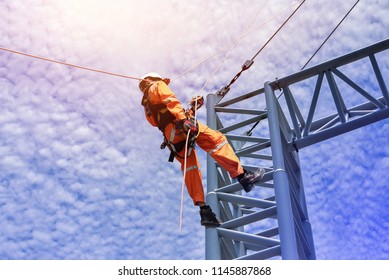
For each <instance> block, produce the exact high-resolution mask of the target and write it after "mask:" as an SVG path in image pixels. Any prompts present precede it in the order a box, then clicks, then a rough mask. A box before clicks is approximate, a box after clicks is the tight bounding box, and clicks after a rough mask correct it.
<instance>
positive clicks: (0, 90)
mask: <svg viewBox="0 0 389 280" xmlns="http://www.w3.org/2000/svg"><path fill="white" fill-rule="evenodd" d="M354 3H355V1H354V0H345V1H335V0H330V1H319V0H311V1H305V3H304V4H303V6H302V7H301V9H300V10H299V11H298V12H297V13H296V15H295V16H294V17H293V18H292V19H291V21H290V22H288V24H287V25H286V26H285V27H284V28H283V29H282V30H281V32H280V33H279V34H277V36H276V37H275V38H274V39H273V40H272V41H271V42H270V43H269V44H268V45H267V46H266V48H265V49H264V50H263V51H262V52H261V53H260V54H259V55H258V56H257V57H256V59H255V63H254V65H253V66H252V67H251V68H250V70H249V71H246V72H244V74H243V75H242V76H241V78H240V79H239V80H238V81H237V82H236V83H235V84H234V85H233V87H232V88H231V91H230V93H229V95H231V96H238V95H240V94H243V93H248V92H250V91H252V90H255V89H258V88H261V87H262V86H263V84H264V82H265V81H270V80H274V78H275V77H279V78H280V77H283V76H286V75H289V74H291V73H294V72H297V71H299V70H300V69H301V67H303V65H304V64H305V63H306V62H307V60H308V59H309V58H310V56H311V55H312V54H313V53H314V51H315V50H316V49H317V48H318V47H319V45H320V44H321V43H322V42H323V41H324V39H325V38H326V37H327V35H328V34H330V32H331V31H332V30H333V28H334V27H335V26H336V25H337V23H338V22H339V21H340V20H341V19H342V17H343V16H344V15H345V14H346V13H347V11H348V10H349V9H350V8H351V7H352V6H353V4H354ZM298 4H299V1H286V0H271V1H266V0H258V1H251V0H243V1H232V0H231V1H229V0H217V1H200V0H193V1H178V0H166V1H158V0H145V1H140V0H115V1H108V0H83V1H76V0H67V1H63V0H0V14H1V17H0V39H1V40H0V47H4V48H9V49H13V50H17V51H21V52H27V53H31V54H34V55H38V56H44V57H48V58H52V59H57V60H60V61H66V62H68V63H73V64H77V65H81V66H86V67H92V68H96V69H101V70H105V71H110V72H114V73H120V74H123V75H129V76H134V77H140V76H142V75H143V74H144V73H146V72H149V71H155V72H159V73H160V74H162V75H163V76H167V77H171V78H172V80H173V81H172V83H171V88H172V89H173V90H174V91H175V92H176V94H177V96H178V98H180V99H181V100H182V102H183V103H186V102H188V101H189V100H190V98H191V97H192V96H194V95H197V94H203V95H205V94H207V93H213V92H215V91H216V90H218V89H220V88H221V87H223V86H224V85H226V84H227V83H228V82H229V81H230V80H231V79H232V78H233V77H234V76H235V74H236V73H237V72H238V71H239V70H240V67H241V65H242V64H243V63H244V62H245V61H246V60H247V59H250V58H251V57H252V56H253V55H254V54H255V53H256V52H257V51H258V50H259V49H260V48H261V47H262V46H263V44H264V43H265V42H266V41H267V40H268V39H269V38H270V37H271V36H272V34H273V33H274V32H275V31H276V30H277V28H278V27H279V26H280V25H281V24H282V23H283V22H284V21H285V19H286V18H287V17H288V16H289V15H290V14H291V13H292V11H293V9H295V8H296V7H297V5H298ZM388 10H389V2H388V1H385V0H371V1H360V2H359V3H358V5H357V6H356V8H355V9H354V10H353V11H352V13H351V14H350V15H349V16H348V17H347V19H346V20H345V21H344V22H343V23H342V25H341V26H340V27H339V29H338V30H337V31H336V32H335V33H334V34H333V36H332V37H331V38H330V40H328V42H327V43H326V44H325V45H324V46H323V48H322V49H321V50H320V51H319V52H318V54H317V55H316V56H315V57H314V59H313V60H312V61H311V64H310V65H314V64H317V63H320V62H324V61H326V60H328V59H331V58H334V57H337V56H340V55H343V54H346V53H348V52H350V51H353V50H356V49H359V48H362V47H365V46H367V45H370V44H373V43H375V42H377V41H380V40H383V39H386V38H388V35H389V34H388V33H389V31H388V30H389V28H388V27H389V18H388V16H387V13H388ZM237 42H238V44H236V43H237ZM233 47H234V48H233ZM227 54H228V56H227V58H226V55H227ZM381 57H382V58H385V56H381ZM381 67H382V68H383V71H384V73H386V76H387V75H388V73H389V70H388V69H389V61H388V60H387V58H386V61H385V59H384V61H383V62H382V64H381ZM187 70H190V71H187ZM216 70H217V71H216ZM140 99H141V95H140V93H139V91H138V90H137V82H136V81H135V80H131V79H125V78H119V77H114V76H110V75H105V74H100V73H94V72H90V71H85V70H81V69H75V68H72V67H67V66H63V65H58V64H54V63H49V62H47V61H41V60H37V59H33V58H29V57H25V56H21V55H17V54H12V53H10V52H6V51H0V225H1V226H0V228H1V229H0V244H1V246H0V259H203V258H204V230H203V228H202V227H201V226H200V224H199V215H198V209H197V208H195V207H193V206H192V204H191V201H190V199H189V198H188V196H187V194H185V207H184V220H183V229H182V231H179V229H178V228H179V211H180V189H181V181H182V176H181V174H180V170H179V166H178V164H177V162H175V164H170V163H167V158H168V154H169V153H168V151H166V150H165V151H161V150H160V147H159V146H160V143H161V135H160V132H159V131H158V130H157V129H154V128H152V127H150V126H149V125H148V123H147V122H146V121H145V120H144V116H143V109H142V107H141V106H140ZM260 109H262V108H260ZM204 111H205V110H201V111H200V112H199V118H200V119H204V116H205V112H204ZM388 130H389V121H387V120H385V121H381V122H379V123H375V124H374V125H371V126H369V127H365V128H362V129H359V130H356V131H353V132H351V133H348V134H347V135H344V136H341V137H337V138H334V139H332V140H329V141H326V142H325V143H321V144H317V145H315V146H312V147H309V148H306V149H304V150H302V151H301V152H300V157H301V164H302V167H303V170H304V182H305V186H306V192H307V202H308V208H309V214H310V219H311V223H312V227H313V231H314V239H315V244H316V251H317V252H316V254H317V258H318V259H388V258H389V243H388V236H389V220H388V214H387V213H388V209H389V205H388V201H389V195H388V192H387V186H388V183H387V182H388V181H389V177H388V174H387V172H386V171H387V170H388V168H389V148H388ZM199 154H200V159H201V164H202V166H203V170H204V171H205V155H204V153H202V152H199ZM203 173H204V175H205V172H203ZM204 179H205V178H204Z"/></svg>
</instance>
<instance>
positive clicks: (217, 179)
mask: <svg viewBox="0 0 389 280" xmlns="http://www.w3.org/2000/svg"><path fill="white" fill-rule="evenodd" d="M388 48H389V39H386V40H384V41H381V42H379V43H376V44H374V45H371V46H368V47H366V48H363V49H360V50H358V51H355V52H352V53H349V54H347V55H345V56H342V57H338V58H336V59H333V60H330V61H327V62H325V63H322V64H320V65H317V66H314V67H312V68H309V69H306V70H303V71H300V72H298V73H295V74H293V75H290V76H288V77H284V78H282V79H279V80H276V81H273V82H266V83H265V85H264V87H263V88H261V89H258V90H256V91H253V92H251V93H248V94H245V95H242V96H240V97H237V98H233V99H231V100H228V101H223V102H222V99H223V96H222V95H220V94H210V95H208V96H207V124H208V126H209V127H211V128H213V129H218V130H219V131H221V132H222V133H224V134H225V135H226V137H227V139H228V140H229V142H230V143H231V144H232V146H233V147H234V149H235V152H236V154H237V156H239V157H240V158H241V160H242V162H243V165H244V168H246V169H248V170H250V169H255V168H257V167H263V168H265V169H266V174H265V177H264V180H263V181H262V182H261V183H259V184H258V185H257V186H256V188H255V189H254V190H253V191H252V192H250V193H249V194H244V193H242V191H241V187H240V185H239V183H237V182H236V181H235V180H233V179H231V178H230V177H229V175H228V174H227V173H226V172H225V171H224V170H222V169H221V168H220V167H219V166H217V164H216V163H215V162H214V161H213V159H212V158H211V157H210V156H208V158H207V192H208V194H207V202H208V204H210V205H211V207H212V209H214V211H215V213H216V214H217V215H218V216H219V217H221V219H222V221H223V223H222V225H221V226H220V228H208V229H206V252H205V255H206V259H272V258H276V259H280V258H281V259H315V258H316V256H315V247H314V241H313V237H312V230H311V225H310V222H309V217H308V212H307V206H306V201H305V192H304V185H303V180H302V175H301V168H300V164H299V155H298V151H299V149H302V148H304V147H308V146H310V145H313V144H315V143H318V142H321V141H324V140H327V139H330V138H332V137H334V136H337V135H340V134H343V133H347V132H349V131H352V130H354V129H357V128H360V127H363V126H366V125H368V124H372V123H374V122H377V121H380V120H383V119H385V118H388V117H389V108H388V104H389V94H388V89H387V86H386V84H385V79H384V78H383V73H382V71H381V69H380V67H379V58H384V55H382V54H386V55H388V53H387V52H384V51H385V50H387V49H388ZM350 69H351V70H353V71H350ZM355 69H360V70H358V71H357V72H358V77H357V78H359V79H360V78H361V76H362V77H365V80H368V81H369V82H368V83H369V84H372V85H373V86H370V87H369V88H374V90H369V92H368V91H367V90H366V89H364V88H363V87H364V86H363V85H359V84H358V82H356V81H355V80H356V77H354V76H355V75H354V76H353V75H352V74H353V73H355ZM372 73H373V75H372ZM371 76H373V77H374V79H373V80H369V77H371ZM278 91H280V92H282V94H283V98H282V99H278V98H276V93H277V92H278ZM321 98H324V99H326V100H327V101H328V100H332V101H333V105H334V106H333V112H330V111H331V110H330V109H328V110H326V111H320V110H318V105H319V104H320V100H321ZM247 102H248V103H247ZM253 104H254V106H253ZM243 108H250V109H243ZM259 108H262V109H259ZM263 108H265V109H263ZM304 116H305V117H304ZM253 124H254V127H255V126H257V125H259V126H260V127H261V131H262V132H263V131H265V132H266V133H265V134H266V135H264V136H262V135H254V134H253V131H254V132H255V131H256V130H253V129H252V128H253Z"/></svg>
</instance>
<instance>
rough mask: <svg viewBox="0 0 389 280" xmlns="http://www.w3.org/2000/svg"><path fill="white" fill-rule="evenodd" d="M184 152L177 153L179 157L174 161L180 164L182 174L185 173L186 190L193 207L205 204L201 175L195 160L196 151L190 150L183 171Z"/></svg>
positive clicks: (197, 162)
mask: <svg viewBox="0 0 389 280" xmlns="http://www.w3.org/2000/svg"><path fill="white" fill-rule="evenodd" d="M184 152H185V150H182V151H181V152H180V153H179V156H180V157H176V159H177V160H178V161H179V162H180V163H181V170H182V172H183V173H184V172H185V184H186V188H187V190H188V193H189V195H190V197H191V198H192V200H193V203H194V204H195V205H196V204H197V203H199V202H201V203H204V202H205V198H204V188H203V182H202V175H201V170H200V165H199V161H198V159H197V155H196V151H195V150H192V151H191V153H190V155H189V156H188V157H187V160H186V169H185V170H184Z"/></svg>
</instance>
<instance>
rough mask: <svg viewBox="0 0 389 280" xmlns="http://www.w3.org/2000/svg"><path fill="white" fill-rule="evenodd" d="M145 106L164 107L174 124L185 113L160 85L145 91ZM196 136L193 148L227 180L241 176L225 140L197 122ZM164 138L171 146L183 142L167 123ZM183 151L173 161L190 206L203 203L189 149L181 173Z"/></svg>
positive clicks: (196, 164)
mask: <svg viewBox="0 0 389 280" xmlns="http://www.w3.org/2000/svg"><path fill="white" fill-rule="evenodd" d="M148 102H149V103H150V104H152V105H158V104H164V105H166V108H167V110H169V111H170V113H171V114H172V115H173V116H174V117H175V118H176V120H182V119H186V115H185V110H184V108H183V107H182V105H181V103H180V102H179V101H178V99H177V97H176V96H175V94H174V93H173V91H171V90H170V88H169V87H168V86H167V85H166V83H165V82H163V81H157V82H154V83H153V84H152V85H151V86H150V88H149V90H148ZM145 115H146V119H147V120H148V122H149V123H150V124H151V125H152V126H158V122H157V120H156V119H155V118H154V117H153V116H149V115H148V114H147V112H146V108H145ZM198 128H199V134H198V136H197V138H196V143H197V145H198V146H199V147H200V148H202V149H203V150H204V151H206V152H207V153H208V154H209V155H210V156H211V157H212V158H213V159H214V160H215V161H216V162H217V163H218V164H219V165H220V166H221V167H223V168H224V169H225V170H226V171H227V172H228V173H229V174H230V176H231V178H236V177H237V176H238V175H240V174H242V173H243V167H242V165H241V164H240V161H239V159H238V157H237V156H236V155H235V153H234V151H233V149H232V147H231V146H230V144H229V143H228V141H227V139H226V137H225V136H224V135H223V134H222V133H220V132H219V131H215V130H213V129H211V128H209V127H208V126H206V125H204V124H202V123H200V122H199V126H198ZM163 133H164V136H165V138H166V139H167V140H168V141H170V142H171V143H173V144H176V143H179V142H181V141H185V140H186V133H185V132H182V131H178V130H176V128H175V124H174V123H173V122H171V123H169V124H168V125H167V126H166V127H165V129H164V131H163ZM184 154H185V148H184V149H182V150H181V152H179V153H178V155H179V157H177V156H176V159H177V160H178V161H179V162H180V163H181V170H182V172H186V176H185V184H186V187H187V190H188V193H189V195H190V197H191V198H192V200H193V203H194V204H195V205H196V204H197V203H201V202H205V199H204V189H203V183H202V175H201V170H200V166H199V162H198V158H197V155H196V151H195V150H194V149H193V150H192V152H191V153H190V155H189V156H188V157H187V162H186V170H183V169H184Z"/></svg>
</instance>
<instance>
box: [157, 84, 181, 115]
mask: <svg viewBox="0 0 389 280" xmlns="http://www.w3.org/2000/svg"><path fill="white" fill-rule="evenodd" d="M152 90H153V91H154V92H155V93H156V95H158V96H159V98H160V100H159V102H160V103H163V104H165V105H166V108H167V109H168V110H169V111H170V113H172V115H173V116H174V117H176V119H178V120H182V119H186V116H185V110H184V108H183V107H182V105H181V103H180V101H178V99H177V97H176V95H175V94H174V92H173V91H172V90H171V89H170V88H169V87H168V86H167V85H166V84H165V82H163V81H158V82H156V83H155V87H153V88H152ZM153 95H154V94H153ZM154 96H155V95H154Z"/></svg>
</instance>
